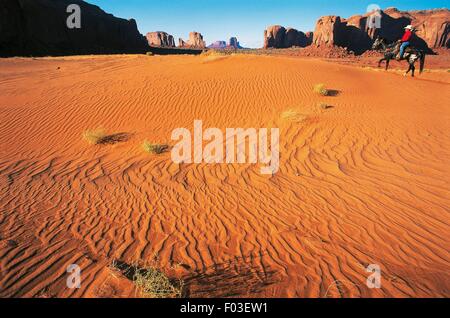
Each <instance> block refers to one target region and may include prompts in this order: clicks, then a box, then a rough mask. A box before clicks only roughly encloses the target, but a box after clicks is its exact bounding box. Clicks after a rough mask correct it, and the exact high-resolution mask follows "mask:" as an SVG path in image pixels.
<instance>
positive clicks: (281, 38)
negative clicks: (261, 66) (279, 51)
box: [264, 25, 307, 48]
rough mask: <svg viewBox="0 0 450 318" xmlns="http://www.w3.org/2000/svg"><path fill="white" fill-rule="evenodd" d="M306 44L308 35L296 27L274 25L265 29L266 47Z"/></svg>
mask: <svg viewBox="0 0 450 318" xmlns="http://www.w3.org/2000/svg"><path fill="white" fill-rule="evenodd" d="M306 45H307V38H306V35H305V34H304V33H303V32H301V31H298V30H296V29H293V28H287V29H286V28H284V27H282V26H281V25H272V26H269V27H268V28H267V29H266V30H265V31H264V48H289V47H293V46H299V47H305V46H306Z"/></svg>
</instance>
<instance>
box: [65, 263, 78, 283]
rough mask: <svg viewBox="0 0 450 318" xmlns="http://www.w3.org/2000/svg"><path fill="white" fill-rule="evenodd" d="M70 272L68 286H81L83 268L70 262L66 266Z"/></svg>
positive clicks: (67, 280)
mask: <svg viewBox="0 0 450 318" xmlns="http://www.w3.org/2000/svg"><path fill="white" fill-rule="evenodd" d="M66 272H67V273H68V274H69V275H68V276H67V279H66V286H67V288H70V289H74V288H80V287H81V268H80V266H78V265H77V264H70V265H69V266H67V268H66Z"/></svg>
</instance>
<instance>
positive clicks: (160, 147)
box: [142, 140, 169, 155]
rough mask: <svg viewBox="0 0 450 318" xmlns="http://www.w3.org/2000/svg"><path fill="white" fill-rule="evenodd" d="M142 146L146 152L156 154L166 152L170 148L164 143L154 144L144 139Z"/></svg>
mask: <svg viewBox="0 0 450 318" xmlns="http://www.w3.org/2000/svg"><path fill="white" fill-rule="evenodd" d="M142 148H143V149H144V151H145V152H148V153H154V154H158V155H159V154H161V153H163V152H165V151H166V150H167V149H168V148H169V146H168V145H164V144H153V143H151V142H149V141H148V140H144V142H143V144H142Z"/></svg>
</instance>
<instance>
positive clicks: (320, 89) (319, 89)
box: [313, 84, 328, 96]
mask: <svg viewBox="0 0 450 318" xmlns="http://www.w3.org/2000/svg"><path fill="white" fill-rule="evenodd" d="M313 90H314V93H316V94H319V95H322V96H327V95H328V89H326V88H325V84H316V85H314V89H313Z"/></svg>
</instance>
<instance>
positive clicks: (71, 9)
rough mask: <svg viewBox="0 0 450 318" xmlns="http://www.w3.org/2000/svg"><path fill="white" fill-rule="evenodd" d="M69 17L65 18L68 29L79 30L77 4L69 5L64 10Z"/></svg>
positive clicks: (79, 15) (79, 18)
mask: <svg viewBox="0 0 450 318" xmlns="http://www.w3.org/2000/svg"><path fill="white" fill-rule="evenodd" d="M66 12H67V13H70V15H69V16H68V17H67V20H66V25H67V27H68V28H69V29H81V8H80V6H79V5H78V4H70V5H68V6H67V9H66Z"/></svg>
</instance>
